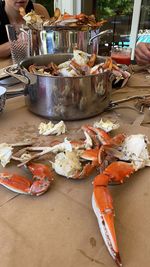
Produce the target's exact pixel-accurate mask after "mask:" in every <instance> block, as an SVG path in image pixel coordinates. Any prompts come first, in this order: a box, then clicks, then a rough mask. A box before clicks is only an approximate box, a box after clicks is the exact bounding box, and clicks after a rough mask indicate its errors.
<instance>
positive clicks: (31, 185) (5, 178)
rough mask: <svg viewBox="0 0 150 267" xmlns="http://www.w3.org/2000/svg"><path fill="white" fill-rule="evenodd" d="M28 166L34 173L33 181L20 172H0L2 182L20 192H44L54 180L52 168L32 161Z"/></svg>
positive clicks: (32, 193)
mask: <svg viewBox="0 0 150 267" xmlns="http://www.w3.org/2000/svg"><path fill="white" fill-rule="evenodd" d="M27 167H28V169H29V170H30V171H31V173H32V175H33V177H32V181H31V180H29V179H28V178H27V177H25V176H22V175H19V174H11V173H8V172H3V173H0V184H1V185H3V186H5V187H7V188H8V189H10V190H12V191H14V192H16V193H20V194H29V195H35V196H40V195H42V194H44V193H45V192H46V191H47V190H48V188H49V187H50V185H51V182H52V180H53V176H52V171H51V168H50V167H49V166H47V165H44V164H40V163H30V164H29V165H28V166H27Z"/></svg>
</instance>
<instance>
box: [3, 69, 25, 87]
mask: <svg viewBox="0 0 150 267" xmlns="http://www.w3.org/2000/svg"><path fill="white" fill-rule="evenodd" d="M5 72H6V73H7V74H8V75H10V76H12V77H14V78H16V79H18V80H19V81H20V82H22V83H24V84H26V85H28V84H30V80H29V78H28V77H26V76H23V75H22V74H20V68H19V66H17V65H15V66H9V67H6V68H5Z"/></svg>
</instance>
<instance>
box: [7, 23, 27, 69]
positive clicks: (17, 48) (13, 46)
mask: <svg viewBox="0 0 150 267" xmlns="http://www.w3.org/2000/svg"><path fill="white" fill-rule="evenodd" d="M6 31H7V36H8V40H9V42H10V50H11V57H12V61H13V64H19V63H20V62H21V61H22V60H23V59H25V58H27V57H29V56H30V34H29V28H28V27H27V26H25V25H11V24H7V25H6Z"/></svg>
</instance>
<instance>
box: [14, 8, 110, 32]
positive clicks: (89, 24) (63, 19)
mask: <svg viewBox="0 0 150 267" xmlns="http://www.w3.org/2000/svg"><path fill="white" fill-rule="evenodd" d="M19 12H20V14H21V16H22V17H23V19H24V20H25V22H26V24H27V25H28V26H29V27H31V28H34V29H36V30H38V29H39V30H40V29H41V28H42V27H43V26H52V27H69V28H70V27H71V28H72V27H73V28H78V29H80V30H87V29H96V28H99V27H100V26H102V25H103V24H104V23H105V22H106V20H101V21H96V19H95V16H94V15H90V16H88V15H85V14H83V13H80V14H77V15H70V14H68V13H66V12H65V13H64V14H61V11H60V9H59V8H56V9H55V11H54V16H53V17H51V18H50V19H49V20H47V19H45V18H44V17H42V16H40V15H38V14H36V12H35V11H34V10H32V11H31V12H29V13H27V14H26V13H25V10H24V8H23V7H21V8H20V9H19Z"/></svg>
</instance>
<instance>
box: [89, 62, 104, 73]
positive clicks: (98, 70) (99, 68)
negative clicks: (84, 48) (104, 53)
mask: <svg viewBox="0 0 150 267" xmlns="http://www.w3.org/2000/svg"><path fill="white" fill-rule="evenodd" d="M102 64H103V63H100V64H97V65H95V66H94V67H92V68H91V69H90V74H98V73H102V72H103V69H102Z"/></svg>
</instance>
